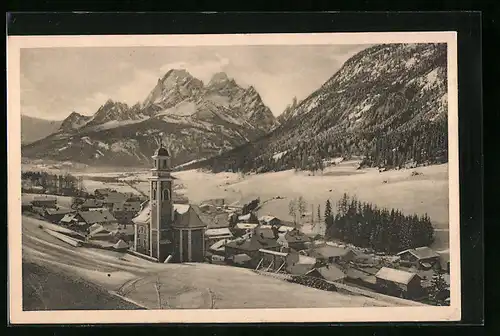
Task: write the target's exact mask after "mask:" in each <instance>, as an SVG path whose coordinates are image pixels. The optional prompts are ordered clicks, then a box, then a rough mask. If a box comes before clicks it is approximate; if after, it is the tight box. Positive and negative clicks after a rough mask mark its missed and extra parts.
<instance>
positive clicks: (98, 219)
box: [76, 210, 116, 230]
mask: <svg viewBox="0 0 500 336" xmlns="http://www.w3.org/2000/svg"><path fill="white" fill-rule="evenodd" d="M76 221H77V222H76V225H77V226H78V227H79V228H80V229H81V230H87V229H88V228H90V226H91V225H93V224H101V225H105V224H113V223H116V218H115V217H114V216H113V215H112V214H111V213H110V212H109V211H108V210H96V211H79V212H78V213H77V216H76Z"/></svg>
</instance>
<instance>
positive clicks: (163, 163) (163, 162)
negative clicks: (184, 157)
mask: <svg viewBox="0 0 500 336" xmlns="http://www.w3.org/2000/svg"><path fill="white" fill-rule="evenodd" d="M161 162H162V168H163V169H166V168H167V160H161Z"/></svg>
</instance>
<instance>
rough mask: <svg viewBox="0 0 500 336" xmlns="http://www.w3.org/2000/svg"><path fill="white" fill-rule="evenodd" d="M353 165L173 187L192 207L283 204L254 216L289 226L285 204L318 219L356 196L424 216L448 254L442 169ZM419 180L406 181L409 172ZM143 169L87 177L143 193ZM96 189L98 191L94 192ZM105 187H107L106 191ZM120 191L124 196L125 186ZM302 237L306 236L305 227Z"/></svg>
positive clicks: (194, 178) (190, 177)
mask: <svg viewBox="0 0 500 336" xmlns="http://www.w3.org/2000/svg"><path fill="white" fill-rule="evenodd" d="M356 165H357V162H356V161H344V162H342V163H340V164H338V165H336V166H332V167H328V168H327V169H325V171H324V172H323V173H322V174H317V175H316V176H313V175H312V174H311V173H308V172H294V171H293V170H288V171H282V172H276V173H265V174H253V175H246V176H244V175H242V174H237V173H219V174H212V173H207V172H203V171H199V170H189V171H181V172H176V173H174V174H173V175H174V176H175V177H176V178H177V180H176V182H175V183H176V184H177V185H179V186H180V188H179V189H178V190H177V192H178V193H180V194H184V195H185V196H187V197H188V198H189V200H190V202H192V203H200V202H202V201H204V200H207V199H213V198H225V199H226V203H232V202H236V201H239V202H241V203H245V202H248V201H250V200H252V199H254V198H256V197H260V199H261V201H266V200H269V199H272V198H276V197H277V196H279V197H280V198H281V197H282V198H283V199H272V200H270V201H268V202H266V203H265V204H264V205H263V206H262V208H261V209H260V210H259V215H266V214H272V215H274V216H277V217H279V218H282V219H284V220H291V217H290V216H289V215H288V204H289V202H290V199H292V198H296V197H298V196H302V197H304V199H305V201H306V202H307V203H308V207H307V211H308V212H311V210H312V209H314V215H315V216H316V212H317V207H318V205H320V207H321V213H323V212H324V204H325V202H326V200H327V199H330V201H331V202H332V204H333V205H334V208H335V203H336V202H337V201H338V200H339V199H340V197H341V196H342V194H343V193H344V192H346V193H348V194H349V195H350V196H354V195H355V196H357V197H358V199H360V200H362V201H367V202H371V203H373V204H375V205H377V206H380V207H388V208H397V209H400V210H401V211H403V212H404V213H406V214H413V213H417V214H420V215H422V214H424V213H427V214H428V215H429V216H430V218H431V221H432V222H433V224H434V226H435V228H436V229H439V230H438V231H436V243H435V244H434V246H433V247H435V248H437V249H440V250H444V249H446V248H448V228H449V223H448V165H447V164H443V165H434V166H427V167H418V168H414V169H403V170H398V171H387V172H382V173H379V172H378V170H377V169H362V170H356ZM415 171H416V172H419V173H421V174H420V175H416V176H412V173H413V172H415ZM149 174H150V172H149V170H148V169H144V170H142V171H129V172H125V174H124V172H123V170H118V169H117V170H115V172H110V171H109V170H107V171H106V172H100V173H96V172H93V173H88V174H86V175H91V176H108V177H112V176H114V177H117V178H118V179H119V180H124V179H126V180H139V181H140V182H138V183H136V184H134V186H135V188H137V189H139V190H141V191H142V192H145V193H147V192H148V188H149V184H148V182H147V177H148V176H149ZM85 183H89V184H92V185H91V186H88V188H91V189H92V188H96V187H101V186H106V184H105V183H102V182H96V181H91V182H85ZM97 184H99V186H97ZM107 186H108V187H109V184H108V185H107ZM111 187H114V186H111ZM124 188H126V189H127V190H129V189H128V188H129V187H128V186H126V185H124ZM303 230H304V231H308V230H310V228H308V227H307V226H306V227H304V228H303Z"/></svg>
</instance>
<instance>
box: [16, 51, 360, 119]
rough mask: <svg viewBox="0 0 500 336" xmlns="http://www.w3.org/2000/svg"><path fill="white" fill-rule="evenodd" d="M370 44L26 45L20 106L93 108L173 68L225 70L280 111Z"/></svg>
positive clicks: (201, 72) (131, 95)
mask: <svg viewBox="0 0 500 336" xmlns="http://www.w3.org/2000/svg"><path fill="white" fill-rule="evenodd" d="M367 47H368V45H301V46H268V45H266V46H220V47H216V46H203V47H109V48H103V47H80V48H73V47H72V48H37V49H34V48H31V49H22V50H21V60H20V61H21V63H20V69H21V113H22V114H23V115H28V116H31V117H37V118H43V119H51V120H62V119H64V118H65V117H67V116H68V115H69V114H70V113H71V112H73V111H75V112H78V113H81V114H84V115H92V114H94V113H95V112H96V111H97V109H98V108H99V107H100V106H101V105H103V104H104V103H105V102H106V101H107V100H108V99H112V100H114V101H121V102H125V103H127V104H129V105H133V104H135V103H137V102H139V101H141V102H142V101H143V100H144V99H145V98H146V97H147V95H148V94H149V92H150V91H151V90H152V89H153V88H154V86H155V85H156V83H157V81H158V78H160V77H162V76H163V75H164V74H165V73H166V72H167V71H168V70H170V69H186V70H187V71H188V72H189V73H191V75H193V76H194V77H196V78H198V79H201V80H202V81H203V82H204V83H205V84H206V83H208V81H209V80H210V78H211V77H212V76H213V75H214V74H215V73H217V72H225V73H227V75H228V76H229V77H231V78H234V80H235V81H236V83H238V84H239V85H240V86H243V87H247V86H249V85H252V86H254V87H255V89H256V90H257V92H258V93H259V94H260V96H261V98H262V100H263V101H264V103H265V104H266V105H267V106H268V107H269V108H270V109H271V111H272V112H273V114H274V115H275V116H278V115H279V114H281V113H282V112H283V110H284V109H285V108H286V106H287V105H289V104H290V103H291V102H292V100H293V97H297V99H299V100H301V99H304V98H306V97H307V96H308V95H309V94H311V93H312V92H313V91H315V90H316V89H317V88H319V87H320V86H321V85H322V84H323V83H324V82H326V81H327V80H328V79H329V78H330V77H331V76H332V75H333V74H334V73H335V72H336V71H337V70H338V69H340V67H341V66H342V64H343V63H344V62H345V61H346V60H347V59H348V58H350V57H351V56H353V55H354V54H356V53H357V52H359V51H361V50H363V49H365V48H367Z"/></svg>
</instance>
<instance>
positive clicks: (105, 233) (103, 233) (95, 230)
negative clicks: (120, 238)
mask: <svg viewBox="0 0 500 336" xmlns="http://www.w3.org/2000/svg"><path fill="white" fill-rule="evenodd" d="M89 231H90V233H89V235H88V239H91V240H104V241H111V240H113V238H114V235H113V234H112V233H111V231H109V230H106V229H105V228H104V226H102V225H101V224H94V225H92V226H90V228H89Z"/></svg>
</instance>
